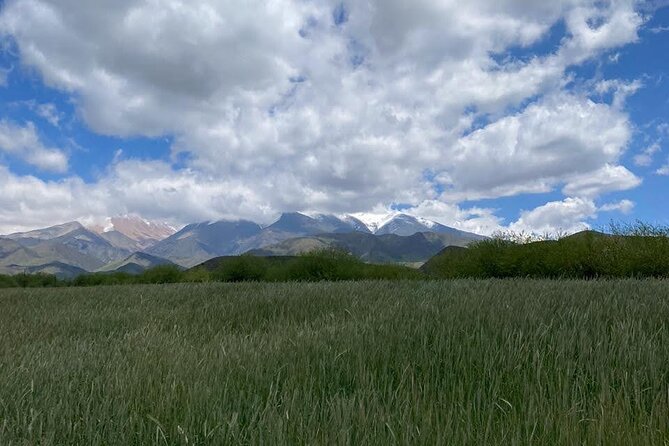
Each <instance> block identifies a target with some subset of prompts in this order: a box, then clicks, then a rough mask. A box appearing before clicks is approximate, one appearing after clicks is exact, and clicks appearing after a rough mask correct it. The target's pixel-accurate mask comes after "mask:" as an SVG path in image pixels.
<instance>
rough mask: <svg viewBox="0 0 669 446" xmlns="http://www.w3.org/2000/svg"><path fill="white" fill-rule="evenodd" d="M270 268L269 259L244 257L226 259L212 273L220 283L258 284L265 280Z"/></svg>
mask: <svg viewBox="0 0 669 446" xmlns="http://www.w3.org/2000/svg"><path fill="white" fill-rule="evenodd" d="M268 268H269V265H268V262H267V259H265V258H263V257H256V256H252V255H243V256H239V257H234V258H230V259H225V261H223V262H221V263H220V264H219V265H218V267H217V268H216V269H215V270H214V272H213V273H212V278H213V279H214V280H217V281H219V282H257V281H260V280H263V279H265V275H266V274H267V270H268Z"/></svg>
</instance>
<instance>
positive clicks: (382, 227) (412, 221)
mask: <svg viewBox="0 0 669 446" xmlns="http://www.w3.org/2000/svg"><path fill="white" fill-rule="evenodd" d="M355 216H356V217H358V218H359V219H360V220H361V221H363V222H365V224H366V225H367V227H368V228H369V229H370V231H372V232H373V233H374V234H375V235H383V234H395V235H401V236H405V237H406V236H410V235H414V234H416V233H417V232H435V233H437V234H451V235H456V236H462V237H468V238H472V239H482V238H484V237H483V236H480V235H477V234H473V233H471V232H466V231H461V230H459V229H455V228H451V227H449V226H445V225H442V224H441V223H437V222H435V221H432V220H428V219H426V218H422V217H414V216H413V215H408V214H402V213H394V214H355Z"/></svg>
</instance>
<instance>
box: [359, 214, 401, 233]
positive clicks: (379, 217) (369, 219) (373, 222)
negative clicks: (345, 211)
mask: <svg viewBox="0 0 669 446" xmlns="http://www.w3.org/2000/svg"><path fill="white" fill-rule="evenodd" d="M398 215H400V213H399V212H391V213H383V214H377V213H372V212H356V213H354V214H350V216H351V217H353V218H356V219H358V220H360V221H361V222H363V223H364V224H365V225H366V226H367V227H368V228H369V230H370V231H372V232H376V231H378V230H379V228H381V227H383V226H385V225H386V224H388V223H390V222H391V221H392V220H393V219H394V218H395V217H397V216H398Z"/></svg>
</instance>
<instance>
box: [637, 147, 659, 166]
mask: <svg viewBox="0 0 669 446" xmlns="http://www.w3.org/2000/svg"><path fill="white" fill-rule="evenodd" d="M661 150H662V148H661V147H660V143H658V142H655V143H653V144H651V145H649V146H648V147H646V148H645V149H643V151H641V153H638V154H636V155H635V156H634V164H636V165H637V166H640V167H648V166H650V165H651V164H653V155H655V154H656V153H658V152H660V151H661Z"/></svg>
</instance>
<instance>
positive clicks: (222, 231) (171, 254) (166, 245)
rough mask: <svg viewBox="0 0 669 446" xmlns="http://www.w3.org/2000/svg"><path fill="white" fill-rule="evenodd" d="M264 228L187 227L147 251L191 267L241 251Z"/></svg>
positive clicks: (247, 224)
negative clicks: (242, 246)
mask: <svg viewBox="0 0 669 446" xmlns="http://www.w3.org/2000/svg"><path fill="white" fill-rule="evenodd" d="M261 231H262V228H261V227H260V225H258V224H257V223H253V222H251V221H245V220H240V221H217V222H213V223H195V224H192V225H188V226H186V227H185V228H183V229H182V230H181V231H179V232H177V233H176V234H173V235H171V236H170V237H168V238H166V239H165V240H163V241H161V242H159V243H157V244H156V245H154V246H153V247H151V248H150V249H148V250H147V251H146V252H147V253H149V254H151V255H154V256H157V257H161V258H164V259H168V260H170V261H172V262H174V263H176V264H179V265H182V266H185V267H191V266H195V265H198V264H200V263H202V262H204V261H206V260H209V259H211V258H214V257H219V256H224V255H229V254H234V253H238V252H239V248H238V246H239V244H240V243H241V242H242V241H243V240H245V239H248V238H250V237H253V236H254V235H257V234H259V233H260V232H261Z"/></svg>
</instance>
